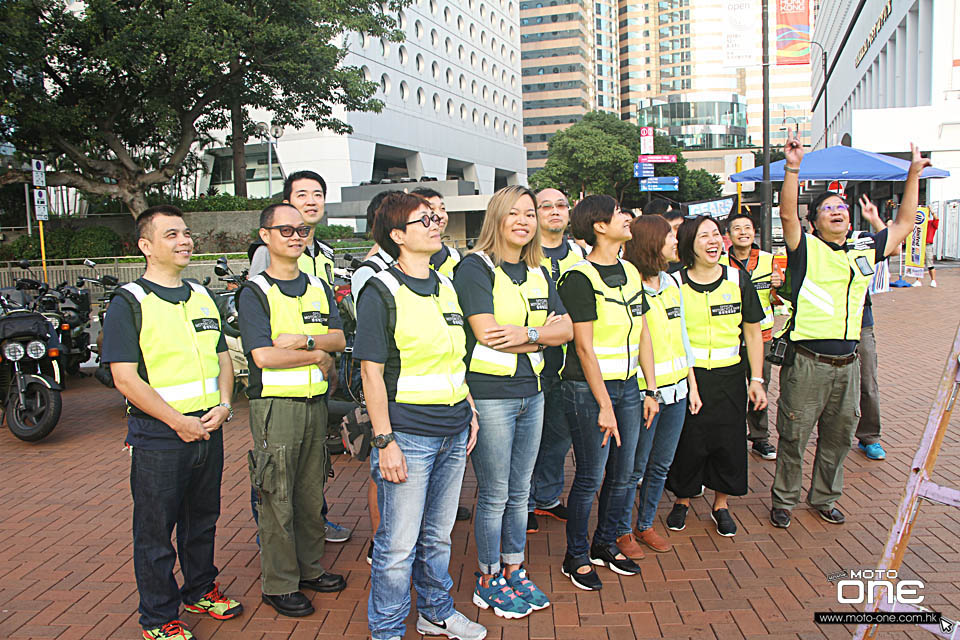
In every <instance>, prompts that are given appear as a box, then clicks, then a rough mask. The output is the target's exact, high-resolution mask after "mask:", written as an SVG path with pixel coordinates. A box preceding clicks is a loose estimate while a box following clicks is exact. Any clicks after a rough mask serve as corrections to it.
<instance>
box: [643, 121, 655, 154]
mask: <svg viewBox="0 0 960 640" xmlns="http://www.w3.org/2000/svg"><path fill="white" fill-rule="evenodd" d="M640 153H653V127H640Z"/></svg>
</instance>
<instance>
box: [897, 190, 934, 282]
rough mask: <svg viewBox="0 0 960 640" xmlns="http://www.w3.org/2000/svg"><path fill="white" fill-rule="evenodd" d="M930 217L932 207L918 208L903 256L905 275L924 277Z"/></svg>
mask: <svg viewBox="0 0 960 640" xmlns="http://www.w3.org/2000/svg"><path fill="white" fill-rule="evenodd" d="M929 218H930V209H928V208H926V207H918V208H917V217H916V219H915V220H914V224H913V232H912V233H911V234H910V235H909V236H908V237H907V251H906V253H905V254H904V256H903V261H904V262H903V265H904V275H906V276H907V277H908V278H922V277H923V260H924V257H925V256H924V253H925V252H926V250H927V220H928V219H929Z"/></svg>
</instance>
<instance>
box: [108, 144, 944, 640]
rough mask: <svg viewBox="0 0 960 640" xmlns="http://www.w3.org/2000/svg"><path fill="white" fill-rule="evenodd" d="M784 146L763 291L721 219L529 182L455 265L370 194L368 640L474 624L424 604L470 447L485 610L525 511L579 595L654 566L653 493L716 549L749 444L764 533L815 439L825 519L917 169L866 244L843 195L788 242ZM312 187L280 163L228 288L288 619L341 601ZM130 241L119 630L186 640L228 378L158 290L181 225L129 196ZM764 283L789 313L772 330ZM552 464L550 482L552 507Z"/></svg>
mask: <svg viewBox="0 0 960 640" xmlns="http://www.w3.org/2000/svg"><path fill="white" fill-rule="evenodd" d="M785 151H786V164H787V169H786V178H785V181H784V187H783V193H782V195H781V220H782V224H783V230H784V239H785V243H786V248H787V272H786V274H781V273H780V272H779V270H778V268H777V267H776V266H775V264H774V262H773V260H772V256H770V254H768V253H765V252H761V251H759V250H758V249H757V248H755V247H754V246H753V240H754V236H755V226H754V222H753V221H752V220H751V219H750V218H749V216H742V215H734V216H732V217H731V218H730V219H729V220H728V221H727V223H726V225H725V228H721V225H720V224H719V223H718V222H717V221H716V220H715V219H713V218H711V217H707V216H696V217H684V216H682V215H678V214H676V213H673V214H672V215H671V213H670V212H664V215H650V212H647V214H648V215H642V216H639V217H634V215H633V214H632V213H630V212H629V211H625V210H622V209H621V208H620V206H619V204H618V203H617V201H616V200H615V199H613V198H611V197H609V196H603V195H591V196H587V197H585V198H583V199H581V200H580V201H579V202H578V203H577V204H576V206H575V207H573V208H572V209H571V208H570V205H569V202H568V200H567V198H566V196H565V195H564V194H563V193H561V192H559V191H557V190H555V189H547V190H544V191H542V192H540V193H539V194H535V193H533V192H531V191H530V190H529V189H527V188H525V187H521V186H510V187H506V188H504V189H501V190H500V191H498V192H497V193H496V194H494V196H493V197H492V198H491V200H490V202H489V205H488V207H487V211H486V215H485V217H484V220H483V225H482V228H481V231H480V235H479V238H478V239H477V242H476V244H475V246H474V247H473V249H472V250H470V251H469V252H466V254H465V255H461V253H460V252H458V251H456V250H455V249H453V248H450V247H446V246H445V245H444V243H443V241H442V234H443V231H444V228H445V226H446V223H447V215H446V212H445V210H444V208H443V198H442V196H441V195H440V194H439V193H437V192H434V191H430V190H425V191H421V192H420V193H417V192H416V191H415V192H413V193H405V192H400V191H394V192H389V193H386V194H383V195H381V196H379V197H378V198H377V199H376V201H375V202H374V203H371V208H370V210H369V214H368V220H369V222H370V228H371V230H372V236H373V239H374V240H375V241H376V246H375V247H374V248H373V249H372V250H371V252H370V254H369V255H368V256H367V258H366V260H365V261H364V262H363V265H362V266H361V267H360V268H358V269H357V270H356V272H355V273H354V277H353V283H352V285H353V291H352V294H353V295H354V296H355V299H356V308H357V330H356V336H355V341H354V344H353V353H352V357H353V358H354V359H355V360H357V361H359V362H360V370H361V378H362V388H363V399H364V402H365V407H366V411H367V413H368V415H369V419H370V424H371V429H372V435H371V440H372V451H371V455H370V476H371V485H370V487H371V488H370V492H369V494H368V495H369V498H370V515H371V520H372V522H373V525H374V527H373V528H374V531H375V535H374V538H373V540H372V542H371V545H370V548H369V552H368V558H369V561H370V563H371V582H370V594H369V604H368V622H369V628H370V632H371V637H372V638H373V639H374V640H387V639H390V640H393V639H395V638H401V637H403V635H404V633H405V631H406V629H405V625H404V620H405V619H406V617H407V615H408V613H409V610H410V605H411V597H410V584H411V581H412V583H413V586H414V588H415V590H416V594H417V611H418V618H417V624H416V627H417V631H418V632H420V633H422V634H426V635H445V636H448V637H452V638H460V639H461V640H480V639H482V638H484V637H485V636H486V629H485V628H484V627H483V626H481V625H480V624H478V623H476V622H474V621H473V620H471V619H470V617H468V616H466V615H464V614H463V613H461V612H458V611H457V610H456V609H455V607H454V602H453V597H452V595H451V593H450V590H451V589H452V587H453V581H452V580H451V578H450V575H449V571H448V566H449V560H450V552H451V531H452V529H453V527H454V523H455V521H456V520H457V519H458V510H460V506H459V501H460V492H461V485H462V480H463V476H464V472H465V468H466V464H467V458H468V457H469V458H470V460H471V463H472V465H473V468H474V472H475V474H476V478H477V502H476V507H475V514H474V523H473V524H474V533H475V541H476V548H477V556H478V557H477V572H476V582H475V583H474V591H473V597H472V599H473V603H474V604H475V605H476V606H477V607H479V608H480V609H489V610H492V611H493V613H495V614H496V615H498V616H500V617H503V618H508V619H514V618H522V617H524V616H527V615H529V614H530V613H531V612H533V611H537V610H541V609H544V608H546V607H549V606H550V598H549V595H548V593H546V592H545V591H544V590H543V589H541V588H540V586H539V585H538V581H537V580H536V578H535V575H534V574H535V572H536V571H538V570H539V571H542V570H543V568H542V567H530V568H529V572H528V567H527V565H526V564H525V560H526V538H527V536H528V535H530V534H533V533H535V532H536V531H537V530H538V529H539V524H538V521H537V517H538V516H541V517H552V518H555V519H557V520H561V521H565V523H566V553H565V555H564V558H563V560H562V565H561V570H562V572H563V574H564V575H566V576H568V577H569V578H570V580H571V581H572V583H573V584H574V585H575V586H576V587H578V588H580V589H584V590H598V589H601V588H602V586H603V585H602V579H601V577H600V575H599V574H598V572H597V567H605V568H606V569H609V570H611V571H613V572H615V573H617V574H620V575H635V574H638V573H639V572H640V567H639V565H638V564H637V561H638V560H640V559H642V558H643V556H644V552H645V551H644V550H645V549H648V550H652V551H654V552H661V553H662V552H667V551H669V550H670V549H671V544H670V542H669V540H668V539H667V538H666V537H665V536H664V535H662V534H661V533H659V532H658V531H657V530H656V528H655V519H656V512H657V506H658V504H659V502H660V499H661V496H662V494H663V491H664V488H668V489H669V490H670V491H671V492H672V493H673V494H674V496H675V497H676V501H675V503H674V505H673V507H672V509H671V511H670V512H669V515H668V516H667V518H666V526H667V528H669V529H671V530H676V531H679V530H682V529H683V528H684V527H685V526H686V517H687V514H688V510H689V508H690V500H691V499H692V498H694V497H697V496H699V495H703V493H704V491H705V490H707V489H709V490H710V491H712V493H713V507H712V510H711V517H712V520H713V522H714V523H715V525H716V530H717V532H718V533H719V534H720V535H724V536H733V535H735V534H736V532H737V524H736V520H735V518H734V517H733V515H732V514H731V511H730V504H729V498H730V497H731V496H742V495H744V494H746V493H747V490H748V483H747V457H748V447H749V448H750V450H752V451H753V452H754V453H755V454H757V455H758V456H759V457H761V458H763V459H774V458H775V459H776V472H775V480H774V485H773V488H772V509H771V512H770V520H771V522H772V523H773V524H774V525H775V526H777V527H784V528H785V527H787V526H789V524H790V519H791V510H792V509H793V508H794V507H796V506H797V504H798V503H799V499H800V491H801V467H802V460H803V452H804V449H805V447H806V444H807V440H808V439H809V437H810V435H811V432H812V430H813V428H814V426H817V427H818V430H819V436H818V441H817V455H816V458H815V460H814V473H813V480H812V486H811V487H810V490H809V492H808V494H807V502H808V504H809V505H810V506H811V507H812V508H813V509H815V510H816V512H817V513H818V514H819V515H820V517H821V518H823V519H824V520H825V521H827V522H830V523H833V524H840V523H842V522H843V521H844V516H843V514H842V513H841V512H840V511H839V509H838V508H837V507H836V502H837V500H838V499H839V498H840V497H841V494H842V488H843V462H844V458H845V457H846V455H847V453H848V451H849V448H850V445H851V442H852V438H853V434H854V429H855V427H856V426H857V416H858V414H859V409H858V403H859V396H860V388H859V387H860V383H859V379H860V378H859V370H858V367H857V360H858V356H857V349H858V343H859V339H860V329H861V325H862V322H863V309H864V299H865V296H866V292H867V287H868V285H869V282H870V278H871V275H872V274H873V271H874V267H875V265H876V264H877V263H878V262H879V261H882V260H883V259H884V258H885V257H886V256H887V255H889V254H890V253H892V252H893V251H894V250H895V249H896V247H897V246H898V245H899V243H900V242H901V241H902V240H903V238H905V237H906V235H907V234H908V233H909V232H910V230H911V229H912V226H913V221H912V218H913V216H912V214H911V212H912V211H915V210H916V204H917V199H918V192H919V186H918V185H919V179H918V178H919V173H920V171H921V170H922V169H923V167H924V166H926V165H927V164H929V161H928V160H925V159H923V158H921V157H920V155H919V153H918V152H916V150H914V154H913V156H914V157H913V163H912V165H911V170H910V173H909V177H908V179H907V183H906V185H905V190H904V195H903V202H902V206H901V209H900V213H899V214H898V216H897V218H896V219H895V220H894V221H893V223H892V224H891V226H890V227H889V228H886V229H883V230H881V231H879V232H876V233H862V232H859V233H856V234H854V233H851V232H850V231H849V227H850V224H849V223H850V216H849V209H848V207H847V204H846V203H845V202H844V200H843V199H842V198H841V197H839V196H837V195H836V194H830V193H828V194H825V195H824V196H822V197H820V198H818V199H817V200H816V201H815V202H814V203H813V204H811V205H810V208H809V213H808V216H807V218H808V221H809V223H810V225H811V233H804V232H803V230H802V227H801V223H800V220H799V216H798V206H797V196H798V184H797V172H798V170H799V166H800V163H801V161H802V158H803V148H802V146H801V145H800V143H799V142H798V141H797V140H796V139H795V138H794V137H791V138H790V139H789V140H788V142H787V145H786V150H785ZM317 178H319V176H316V174H310V175H305V174H303V173H300V174H294V175H292V176H290V178H289V179H288V181H287V182H288V183H287V184H286V185H285V202H284V203H282V204H274V205H271V206H269V207H267V208H266V209H264V211H263V212H262V214H261V217H260V230H259V237H260V240H261V242H262V243H263V249H259V248H257V249H254V250H253V251H252V253H253V254H254V255H253V257H254V258H256V257H257V253H258V252H263V251H265V255H261V257H260V260H261V264H262V265H263V267H262V268H263V270H262V271H261V272H259V273H255V275H254V276H253V277H252V278H251V279H250V281H249V282H248V283H247V284H246V285H245V286H244V287H243V289H242V290H241V292H240V293H239V296H238V309H239V317H240V323H241V331H242V335H243V343H244V349H245V351H246V352H247V354H248V359H249V360H250V370H251V373H250V389H249V391H248V394H249V395H250V398H251V400H250V429H251V434H252V440H253V445H252V449H251V450H250V452H249V453H248V466H249V471H250V480H251V483H252V485H253V489H254V494H253V496H254V500H255V513H256V515H257V517H258V533H259V543H260V557H261V568H262V580H261V586H262V593H263V601H264V602H265V603H267V604H269V605H270V606H272V607H274V608H275V609H276V610H277V611H278V612H279V613H281V614H284V615H289V616H302V615H309V614H310V613H312V612H313V606H312V604H311V603H310V600H309V598H307V597H306V596H305V595H304V594H303V593H302V590H304V589H309V590H314V591H327V592H330V591H338V590H341V589H343V588H344V587H345V586H346V581H345V580H344V578H343V577H342V576H339V575H336V574H332V573H330V572H328V571H327V570H326V569H325V568H324V566H323V565H322V555H323V549H324V542H325V539H326V532H327V530H328V522H327V521H326V518H325V516H324V510H325V501H324V498H323V489H324V482H325V479H326V478H327V474H328V471H329V468H330V466H329V456H328V454H327V452H326V448H325V446H324V440H325V436H326V418H327V410H326V401H325V394H326V392H327V390H328V380H330V378H331V376H333V375H335V370H334V364H333V361H334V359H333V354H334V353H335V352H338V351H340V350H342V349H343V348H344V346H345V338H344V334H343V330H342V322H341V321H340V318H339V316H338V313H337V306H336V304H335V302H334V299H333V296H332V292H331V288H330V282H329V280H330V277H331V273H332V260H329V256H328V255H326V254H324V253H323V251H322V250H320V247H318V246H316V245H314V244H313V234H314V230H313V227H314V226H315V225H316V223H317V222H318V221H319V217H317V216H316V215H315V213H316V209H317V207H316V206H314V210H313V211H312V212H309V213H310V214H311V215H309V216H308V212H307V211H305V210H304V207H303V206H298V201H297V196H296V195H295V194H298V193H300V192H301V191H302V190H304V189H305V190H306V191H308V192H309V191H311V190H312V189H314V187H315V186H316V187H317V188H318V189H319V190H320V191H322V195H323V196H325V195H326V188H325V185H323V183H322V179H320V180H317ZM313 200H316V198H313ZM321 202H322V198H321ZM319 210H320V211H321V212H322V204H321V205H320V207H319ZM567 232H569V233H570V234H572V238H570V237H568V236H567V235H566V234H567ZM138 234H139V239H138V245H139V247H140V249H141V251H143V253H144V255H145V256H146V257H147V270H146V272H145V274H144V277H143V278H141V279H139V280H137V281H136V282H134V283H131V284H130V285H126V286H125V287H124V290H123V292H122V294H121V296H120V298H119V299H118V300H119V302H120V303H119V304H117V302H114V304H113V305H112V306H111V308H110V311H109V313H108V314H107V320H106V326H105V344H104V360H105V361H107V362H110V363H111V368H112V370H113V374H114V377H115V379H116V381H117V382H116V384H117V387H118V389H119V390H120V391H121V392H123V394H124V395H125V396H126V397H127V400H128V405H129V414H130V415H129V420H128V425H129V426H128V436H127V442H128V444H129V445H131V446H132V456H133V463H132V468H131V488H132V492H133V497H134V518H133V520H134V527H133V528H134V565H135V571H136V577H137V585H138V589H139V592H140V613H141V625H142V626H143V627H144V638H146V639H148V640H151V639H154V640H186V639H189V638H192V637H193V636H192V634H191V633H190V631H189V630H188V629H187V628H186V626H185V625H184V624H183V623H182V622H181V621H180V620H179V619H178V613H179V605H180V603H181V602H182V603H183V604H184V606H185V609H186V610H187V611H192V612H198V613H209V614H210V615H212V616H213V617H215V618H217V619H228V618H231V617H234V616H236V615H239V614H240V613H241V611H242V607H241V605H240V604H239V603H238V602H236V601H235V600H232V599H230V598H228V597H227V596H225V595H224V594H223V593H221V592H220V590H219V588H218V586H217V583H216V576H217V569H216V567H215V566H214V564H213V540H214V533H215V525H216V520H217V516H218V514H219V488H220V486H219V482H220V476H221V473H222V467H223V441H222V432H221V429H220V427H221V425H222V424H223V422H225V421H228V420H229V419H230V418H231V417H232V413H233V410H232V407H231V406H230V401H231V397H230V393H231V389H232V386H233V385H232V382H233V381H232V369H231V365H230V362H229V359H228V358H227V356H226V354H225V353H224V352H225V348H224V345H223V338H222V335H221V333H220V331H219V327H220V325H219V319H218V318H217V312H216V306H215V305H214V304H213V301H212V299H211V298H210V294H209V293H207V292H206V291H205V290H204V289H203V287H201V286H200V285H198V284H196V283H193V282H189V281H187V282H184V281H182V280H181V279H180V274H181V273H182V270H183V268H184V267H185V266H186V265H187V264H188V263H189V259H190V254H191V251H192V240H191V239H190V236H189V230H188V229H187V228H186V226H185V225H184V223H183V218H182V214H180V212H179V211H178V210H176V209H175V208H173V207H167V206H162V207H154V208H151V209H149V210H148V211H146V212H145V213H143V214H142V215H141V216H140V217H139V219H138ZM724 234H726V237H727V239H728V241H729V242H730V250H729V253H727V252H725V251H724V246H725V243H724ZM328 264H329V266H330V267H331V269H329V270H328V269H327V268H326V267H325V265H328ZM774 290H776V291H777V294H776V295H778V296H780V297H781V298H783V299H786V300H789V301H790V302H791V304H792V315H791V316H790V318H789V320H788V321H787V323H786V325H785V326H784V327H783V328H782V329H781V330H780V331H779V332H778V333H777V335H774V331H773V328H774V327H773V324H774V323H773V311H772V304H773V299H774V298H773V296H774V294H773V292H774ZM144 306H147V307H148V308H147V309H144ZM145 311H146V312H145ZM171 338H174V339H173V340H171ZM768 354H769V355H771V359H774V357H780V358H782V363H781V364H780V396H779V407H778V412H777V425H776V429H777V434H778V437H779V440H778V448H777V449H774V448H773V446H772V445H771V444H770V442H769V431H768V428H767V418H766V411H765V409H766V405H767V397H766V387H767V383H768V378H769V375H770V373H769V372H770V367H769V363H766V362H765V355H768ZM748 425H749V431H748ZM748 442H751V443H752V444H748ZM571 447H572V449H573V454H574V458H575V462H576V468H575V474H574V478H573V480H572V486H571V489H570V492H569V495H568V496H567V501H566V505H564V504H563V503H562V502H561V494H562V491H563V487H564V478H563V468H564V461H565V458H566V456H567V455H568V452H569V450H570V448H571ZM595 496H599V497H598V518H597V523H596V528H595V529H594V531H593V535H592V538H591V536H590V531H589V529H590V527H589V525H590V522H589V520H590V513H591V509H592V507H593V502H594V498H595ZM635 503H636V504H637V513H636V516H634V511H633V507H634V504H635ZM461 515H462V514H461ZM467 516H468V517H469V513H468V514H467ZM174 527H176V529H177V542H178V552H174V548H173V546H172V544H171V541H170V536H171V533H172V531H173V529H174ZM178 555H179V559H180V563H181V567H182V571H183V578H184V585H183V587H182V588H180V589H179V592H178V588H177V584H176V582H175V580H174V578H173V566H174V561H175V560H176V558H177V557H178ZM473 617H475V616H473Z"/></svg>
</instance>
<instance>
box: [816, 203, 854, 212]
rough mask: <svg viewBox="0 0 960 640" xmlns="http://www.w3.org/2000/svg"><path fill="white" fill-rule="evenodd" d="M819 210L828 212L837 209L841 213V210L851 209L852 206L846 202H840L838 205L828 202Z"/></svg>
mask: <svg viewBox="0 0 960 640" xmlns="http://www.w3.org/2000/svg"><path fill="white" fill-rule="evenodd" d="M817 211H826V212H827V213H833V212H834V211H836V212H837V213H840V212H841V211H850V207H848V206H847V205H845V204H838V205H837V206H833V205H830V204H828V205H824V206H822V207H820V208H819V209H817Z"/></svg>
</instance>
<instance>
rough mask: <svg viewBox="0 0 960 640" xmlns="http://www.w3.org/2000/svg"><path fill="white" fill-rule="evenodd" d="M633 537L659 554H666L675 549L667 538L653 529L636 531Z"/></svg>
mask: <svg viewBox="0 0 960 640" xmlns="http://www.w3.org/2000/svg"><path fill="white" fill-rule="evenodd" d="M633 535H634V539H635V540H637V541H639V542H642V543H643V544H645V545H647V546H648V547H650V548H651V549H653V550H654V551H656V552H657V553H666V552H667V551H670V549H671V548H673V545H671V544H670V543H669V542H667V539H666V538H664V537H663V536H661V535H660V534H659V533H657V532H656V531H654V530H653V527H650V528H649V529H644V530H643V531H637V530H634V532H633Z"/></svg>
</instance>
